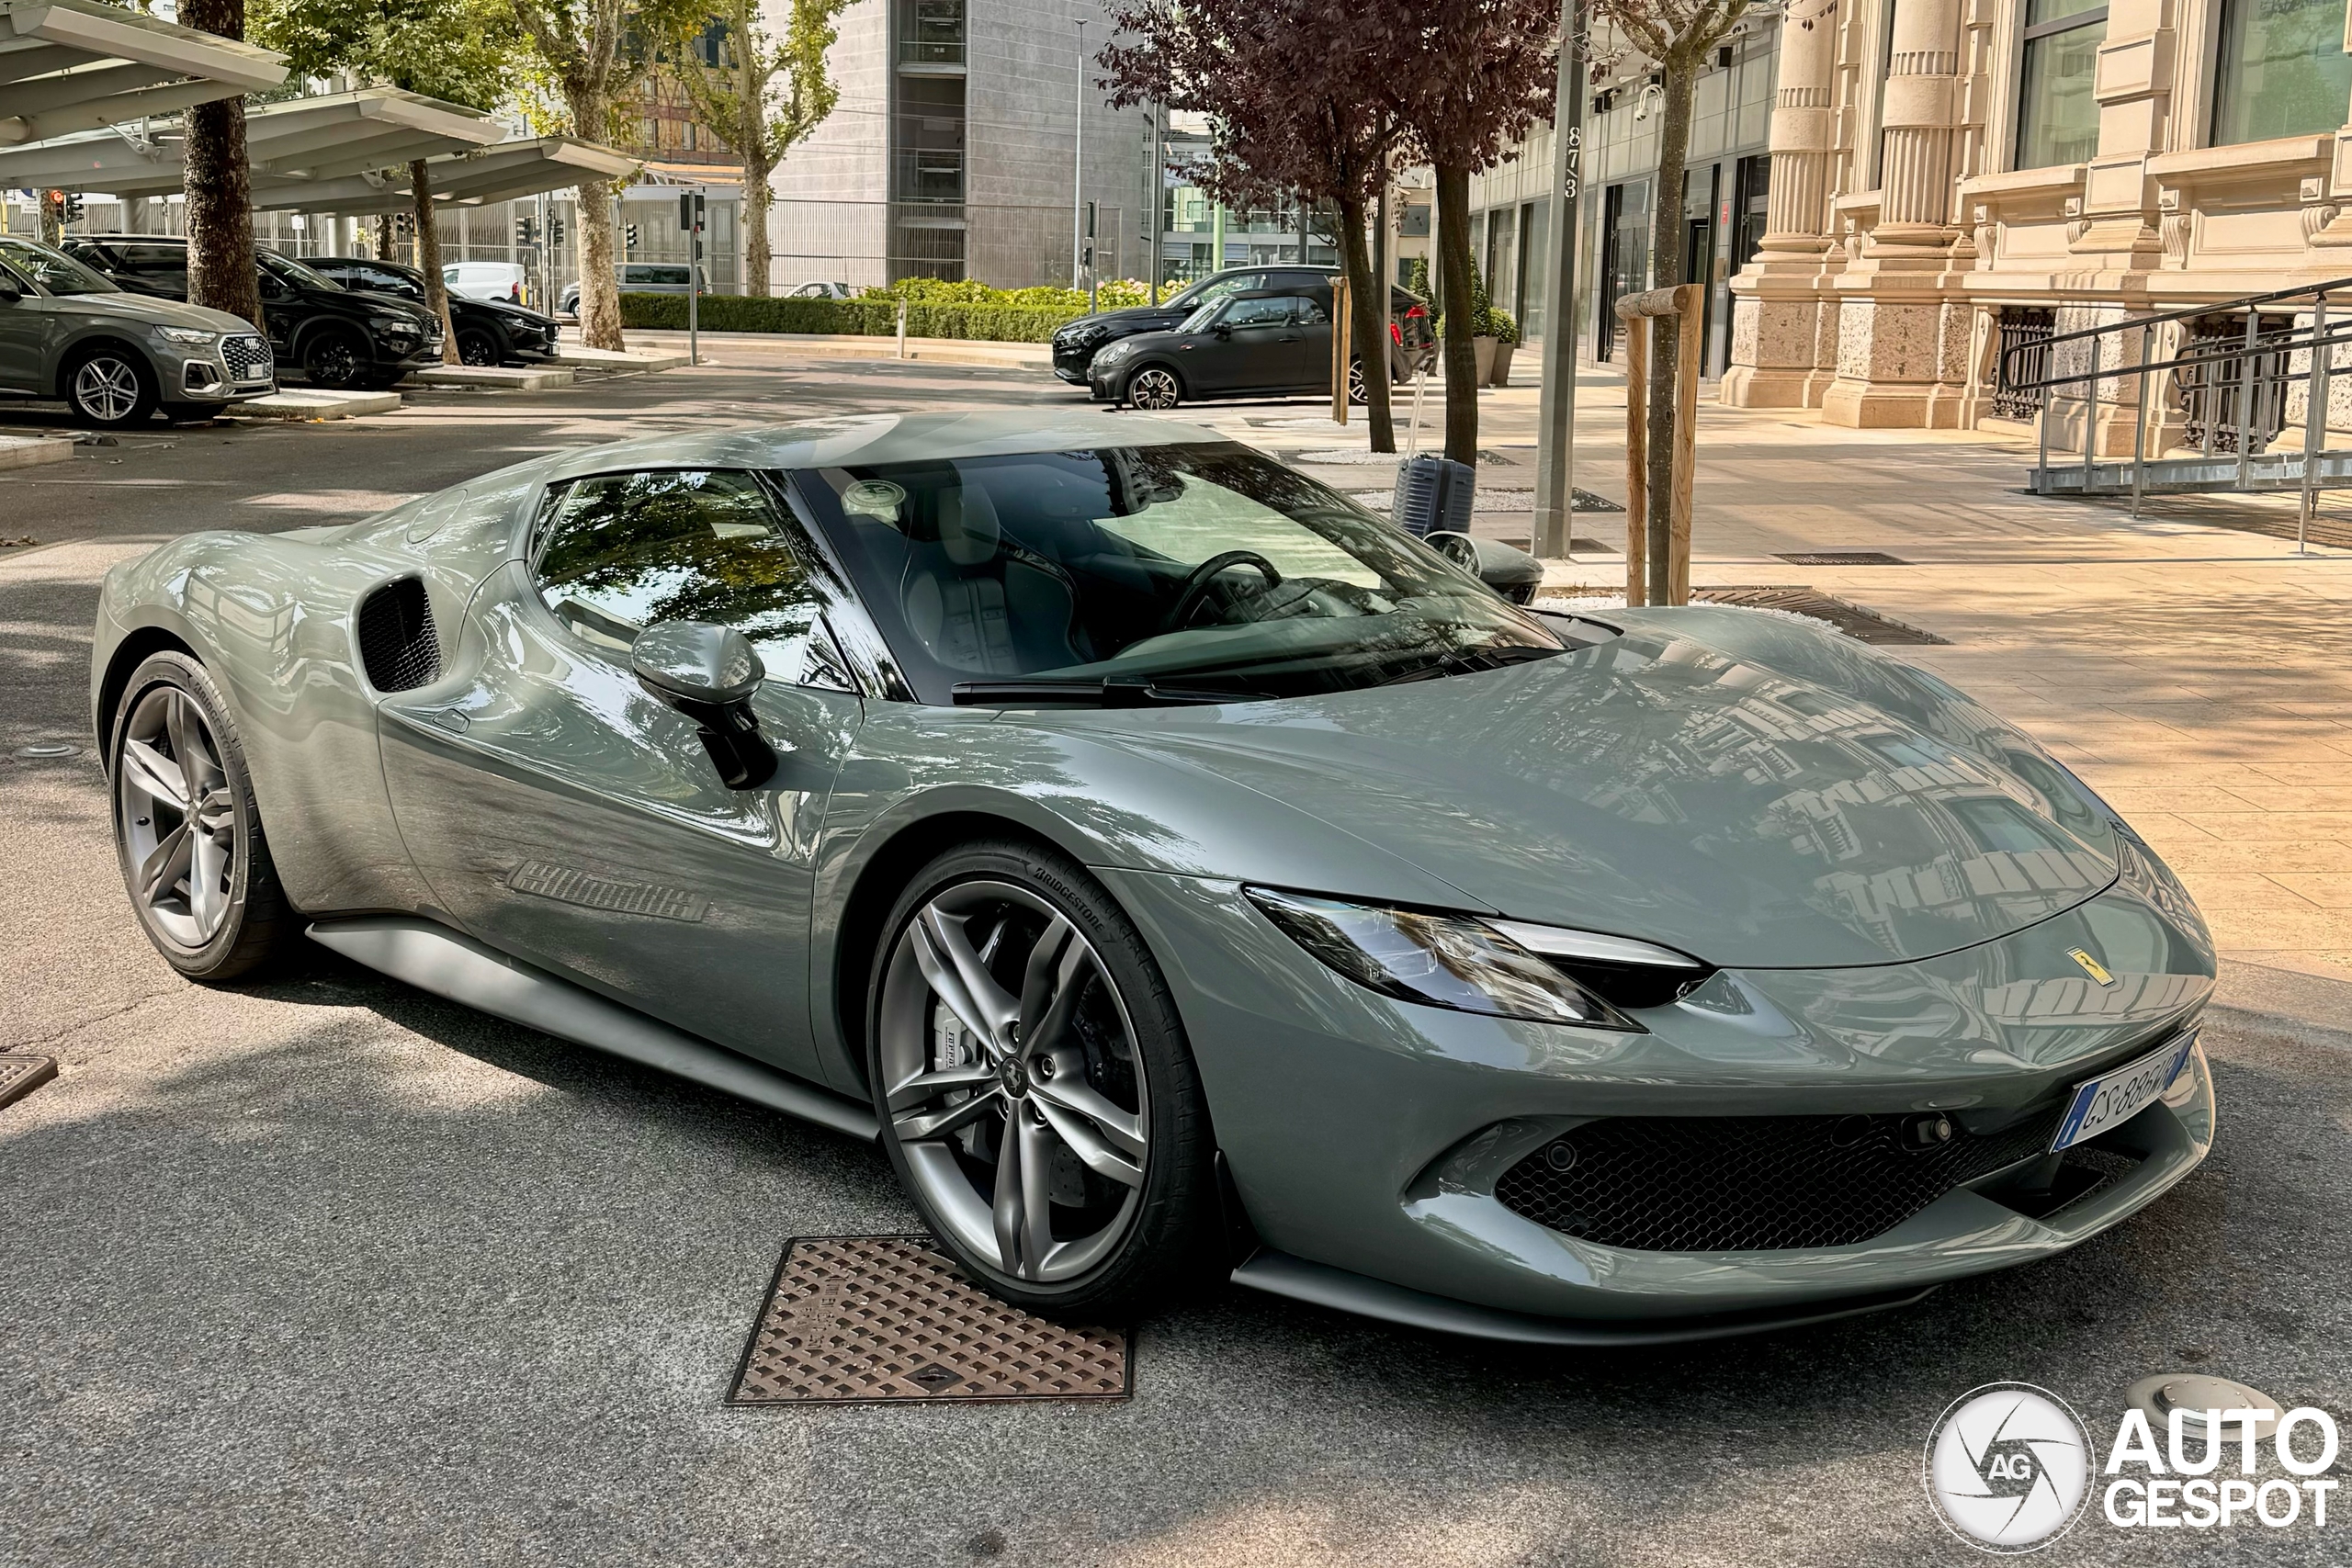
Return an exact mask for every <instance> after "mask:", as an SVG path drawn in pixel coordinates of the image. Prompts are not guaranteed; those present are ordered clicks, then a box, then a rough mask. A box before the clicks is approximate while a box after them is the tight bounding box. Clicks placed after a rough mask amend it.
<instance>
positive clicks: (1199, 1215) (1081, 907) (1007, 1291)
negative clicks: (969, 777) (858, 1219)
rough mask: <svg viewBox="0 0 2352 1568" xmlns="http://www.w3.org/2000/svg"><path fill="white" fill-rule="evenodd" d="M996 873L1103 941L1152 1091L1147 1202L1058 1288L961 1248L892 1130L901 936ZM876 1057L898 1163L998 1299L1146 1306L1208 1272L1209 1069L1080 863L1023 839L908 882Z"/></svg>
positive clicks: (1042, 1307) (931, 1219) (927, 1220)
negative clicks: (1106, 1249)
mask: <svg viewBox="0 0 2352 1568" xmlns="http://www.w3.org/2000/svg"><path fill="white" fill-rule="evenodd" d="M983 880H992V881H999V882H1009V883H1012V884H1014V885H1015V886H1022V887H1025V888H1027V889H1028V890H1029V891H1031V892H1032V893H1035V894H1036V895H1038V896H1039V897H1043V898H1045V899H1046V901H1048V902H1049V903H1051V904H1053V905H1054V906H1055V907H1056V908H1058V909H1059V910H1060V911H1061V912H1062V914H1063V915H1064V916H1065V917H1066V918H1068V919H1069V920H1070V921H1071V923H1072V924H1074V925H1075V926H1077V927H1078V929H1079V931H1080V933H1081V934H1082V935H1084V937H1085V938H1086V940H1087V941H1088V942H1090V943H1091V944H1092V946H1093V948H1094V952H1095V953H1096V955H1097V956H1098V957H1099V958H1100V959H1101V960H1102V962H1103V967H1104V969H1105V970H1106V971H1107V972H1108V973H1109V975H1110V977H1111V979H1112V981H1113V982H1114V984H1115V985H1116V986H1117V987H1118V988H1119V994H1120V998H1121V1000H1122V1001H1124V1002H1125V1004H1126V1009H1127V1016H1128V1021H1129V1022H1130V1023H1131V1024H1132V1025H1133V1026H1134V1030H1135V1040H1136V1052H1137V1055H1139V1056H1140V1057H1141V1059H1142V1060H1141V1066H1142V1067H1143V1069H1144V1072H1145V1075H1146V1079H1147V1082H1148V1085H1149V1088H1150V1100H1151V1106H1150V1112H1149V1116H1150V1125H1149V1127H1148V1129H1147V1133H1148V1138H1149V1145H1150V1154H1149V1156H1148V1161H1147V1163H1146V1166H1145V1170H1144V1188H1143V1199H1142V1201H1141V1203H1140V1204H1139V1205H1138V1207H1137V1210H1136V1214H1135V1216H1134V1218H1133V1220H1132V1221H1131V1222H1130V1224H1129V1226H1128V1229H1127V1234H1126V1235H1125V1237H1124V1238H1123V1239H1122V1240H1121V1241H1120V1243H1119V1246H1118V1248H1117V1250H1116V1251H1114V1253H1113V1254H1112V1256H1111V1257H1110V1258H1108V1259H1107V1260H1105V1261H1104V1262H1103V1263H1101V1264H1098V1265H1097V1266H1096V1267H1095V1268H1094V1269H1091V1270H1090V1271H1089V1272H1087V1273H1086V1274H1083V1275H1081V1276H1080V1277H1079V1278H1078V1279H1076V1280H1068V1281H1063V1282H1061V1283H1057V1284H1053V1285H1041V1284H1037V1283H1035V1282H1032V1281H1026V1280H1013V1279H1011V1278H1008V1277H1007V1276H1005V1275H1003V1274H1001V1273H1000V1272H998V1271H997V1270H996V1269H993V1268H991V1267H989V1265H988V1264H987V1263H986V1262H984V1261H983V1260H981V1259H978V1258H974V1257H972V1256H970V1255H969V1254H968V1253H967V1252H966V1251H965V1249H964V1248H963V1247H961V1246H960V1245H958V1244H957V1242H956V1239H955V1236H954V1233H953V1232H952V1231H950V1230H949V1228H948V1227H947V1226H945V1225H944V1224H941V1223H940V1222H939V1219H938V1217H937V1216H936V1215H934V1214H933V1213H931V1211H930V1208H929V1206H928V1204H927V1203H926V1202H925V1201H924V1199H923V1196H922V1188H921V1187H920V1186H919V1185H918V1184H917V1183H916V1181H915V1179H914V1176H913V1172H912V1170H911V1169H910V1165H909V1162H908V1160H907V1157H906V1153H905V1151H904V1150H903V1149H902V1148H900V1147H899V1141H898V1139H897V1138H896V1137H895V1136H893V1135H892V1134H891V1132H890V1115H889V1108H888V1106H887V1105H886V1104H885V1103H884V1102H883V1092H882V1083H883V1079H882V1066H881V1032H880V1018H881V1007H880V1000H881V990H882V981H883V977H884V976H885V974H886V973H887V972H888V966H889V959H890V955H891V954H892V953H894V952H895V951H896V950H897V948H898V944H899V938H900V936H901V935H902V934H903V933H904V931H906V928H907V925H908V923H909V922H910V920H911V919H913V918H914V915H915V912H916V911H917V910H919V909H920V908H922V906H923V905H925V904H927V903H929V902H930V901H931V900H932V899H933V898H935V897H938V896H939V895H940V894H941V893H943V892H944V891H946V890H947V889H948V888H950V887H953V886H956V885H957V884H959V883H965V882H973V881H983ZM865 995H866V1005H865V1069H866V1078H867V1082H868V1084H869V1086H870V1087H871V1091H872V1096H873V1100H874V1105H875V1114H876V1117H877V1118H879V1119H880V1121H881V1123H882V1133H881V1142H882V1146H883V1148H884V1150H885V1151H886V1152H887V1153H888V1157H889V1160H890V1166H891V1168H892V1170H894V1171H895V1172H896V1173H897V1175H898V1178H899V1186H900V1187H901V1188H903V1189H904V1190H906V1192H907V1194H908V1197H909V1199H910V1201H912V1202H913V1204H914V1206H915V1209H916V1211H917V1212H918V1213H921V1214H922V1218H923V1223H924V1224H925V1225H927V1226H928V1227H929V1228H930V1230H931V1232H932V1235H933V1236H935V1237H936V1238H937V1239H938V1242H939V1245H940V1246H941V1247H943V1248H944V1250H945V1251H946V1252H947V1254H948V1256H950V1257H951V1258H955V1259H956V1263H957V1265H958V1266H959V1267H960V1268H962V1269H963V1270H964V1271H965V1273H966V1274H967V1275H968V1276H969V1277H970V1278H971V1279H973V1280H975V1281H977V1282H978V1283H979V1284H980V1285H981V1286H983V1287H984V1288H986V1289H988V1290H989V1291H991V1292H994V1293H995V1294H997V1295H998V1296H1000V1297H1001V1298H1003V1299H1005V1300H1007V1301H1011V1302H1012V1303H1016V1304H1018V1305H1020V1306H1022V1307H1024V1308H1026V1309H1028V1310H1030V1311H1032V1312H1036V1313H1040V1314H1046V1315H1048V1316H1064V1315H1068V1314H1072V1313H1088V1312H1096V1313H1103V1314H1114V1315H1115V1314H1126V1313H1131V1312H1135V1311H1138V1310H1141V1309H1143V1308H1144V1307H1147V1306H1148V1305H1150V1304H1152V1303H1157V1302H1159V1301H1161V1300H1164V1299H1166V1298H1168V1297H1169V1296H1170V1295H1173V1294H1177V1293H1180V1292H1182V1290H1183V1289H1184V1288H1185V1286H1186V1285H1187V1284H1188V1283H1190V1282H1192V1281H1193V1280H1198V1279H1199V1278H1201V1277H1202V1276H1203V1275H1204V1272H1205V1267H1204V1264H1205V1259H1206V1258H1207V1256H1208V1249H1209V1247H1210V1245H1211V1241H1212V1238H1213V1235H1214V1226H1213V1225H1212V1224H1210V1223H1209V1216H1210V1215H1211V1214H1212V1213H1214V1207H1215V1202H1216V1185H1215V1181H1216V1176H1215V1165H1214V1161H1215V1157H1216V1138H1215V1135H1214V1134H1213V1132H1212V1130H1211V1128H1210V1125H1209V1119H1208V1112H1207V1111H1206V1108H1205V1104H1204V1100H1203V1098H1202V1093H1201V1087H1200V1077H1199V1071H1198V1069H1197V1067H1196V1066H1194V1065H1193V1054H1192V1048H1191V1046H1190V1045H1189V1044H1188V1043H1186V1040H1185V1037H1184V1028H1183V1022H1182V1019H1181V1018H1180V1017H1179V1016H1178V1014H1177V1011H1176V1003H1175V998H1174V997H1173V996H1172V995H1170V992H1169V989H1168V985H1167V982H1166V980H1165V979H1164V978H1163V977H1162V976H1161V975H1160V971H1159V964H1158V963H1157V962H1156V961H1155V960H1154V959H1153V958H1152V956H1151V953H1150V950H1149V949H1148V947H1146V945H1145V944H1144V941H1143V936H1142V933H1141V932H1139V931H1137V930H1136V926H1135V923H1134V921H1132V920H1130V919H1128V918H1127V916H1126V913H1125V910H1123V909H1121V908H1119V905H1118V902H1117V900H1115V899H1114V898H1113V897H1111V894H1110V892H1109V890H1108V889H1106V888H1104V887H1103V885H1102V884H1101V883H1099V882H1097V881H1095V879H1094V878H1093V877H1091V876H1090V875H1088V874H1086V872H1085V870H1084V869H1083V868H1082V867H1080V865H1079V864H1078V863H1076V862H1075V861H1073V860H1070V859H1069V857H1067V856H1065V855H1062V854H1060V853H1058V852H1053V851H1049V850H1046V849H1045V848H1044V847H1043V846H1041V845H1036V844H1032V843H1027V842H1023V841H1020V840H983V841H978V842H974V843H971V844H967V845H964V846H961V847H959V848H957V849H954V850H951V851H948V852H946V853H944V854H942V855H940V856H939V857H938V858H936V859H934V860H933V861H932V862H931V863H930V864H928V865H926V866H924V867H923V868H922V871H920V872H918V873H917V874H915V875H914V877H913V878H912V879H911V880H910V881H909V883H908V884H907V886H906V887H905V889H904V890H902V891H901V892H900V894H899V898H898V901H897V903H896V904H895V905H893V906H892V908H891V911H890V918H889V919H888V921H887V922H886V923H885V925H884V926H883V930H882V939H881V941H880V942H878V943H877V944H876V948H875V951H874V956H873V960H872V963H871V964H870V973H869V975H868V977H867V981H866V992H865Z"/></svg>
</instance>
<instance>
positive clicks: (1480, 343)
mask: <svg viewBox="0 0 2352 1568" xmlns="http://www.w3.org/2000/svg"><path fill="white" fill-rule="evenodd" d="M1470 346H1471V347H1472V348H1473V349H1474V350H1476V352H1477V355H1478V377H1477V379H1476V381H1474V382H1472V383H1471V384H1472V385H1473V386H1478V387H1483V386H1486V385H1487V383H1488V382H1489V381H1491V380H1492V379H1493V378H1494V374H1495V348H1496V344H1495V340H1494V339H1493V338H1490V337H1474V338H1472V339H1471V340H1470Z"/></svg>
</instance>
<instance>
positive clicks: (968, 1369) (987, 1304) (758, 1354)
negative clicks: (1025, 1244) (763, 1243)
mask: <svg viewBox="0 0 2352 1568" xmlns="http://www.w3.org/2000/svg"><path fill="white" fill-rule="evenodd" d="M1134 1386H1135V1378H1134V1371H1133V1368H1132V1366H1131V1365H1130V1363H1129V1361H1128V1359H1127V1337H1126V1335H1125V1333H1123V1332H1121V1331H1119V1330H1116V1329H1108V1328H1065V1327H1063V1326H1062V1325H1060V1324H1057V1323H1051V1322H1048V1321H1046V1319H1044V1318H1042V1317H1033V1316H1031V1315H1030V1314H1027V1313H1025V1312H1023V1311H1022V1310H1021V1309H1020V1308H1018V1307H1012V1306H1007V1305H1006V1304H1005V1303H1002V1302H1001V1301H998V1300H997V1299H996V1298H995V1297H994V1296H991V1295H989V1293H988V1292H985V1291H982V1290H981V1289H980V1288H979V1287H978V1286H977V1285H975V1284H973V1283H972V1282H971V1281H970V1280H967V1279H965V1278H964V1277H963V1275H961V1274H959V1273H957V1272H956V1266H955V1265H954V1264H952V1263H950V1262H949V1261H948V1260H947V1258H945V1257H944V1255H942V1254H941V1253H940V1251H939V1250H938V1247H937V1246H936V1244H934V1243H933V1241H932V1240H931V1238H929V1237H928V1236H909V1235H819V1236H796V1237H794V1238H793V1239H792V1240H791V1241H788V1242H786V1244H785V1247H784V1258H783V1259H782V1260H781V1261H780V1262H779V1263H778V1264H777V1265H776V1271H775V1286H774V1287H773V1288H772V1289H771V1290H770V1291H769V1292H768V1300H767V1304H766V1305H765V1306H764V1307H763V1308H762V1309H761V1312H760V1320H759V1323H758V1324H757V1325H755V1326H754V1327H753V1328H752V1341H751V1343H750V1344H749V1345H747V1346H746V1347H744V1349H743V1363H742V1365H741V1367H740V1368H738V1369H737V1371H736V1373H735V1387H734V1391H733V1392H732V1393H729V1395H728V1396H727V1403H728V1404H870V1403H874V1402H877V1401H898V1400H930V1399H943V1400H944V1399H967V1400H981V1401H986V1400H1013V1399H1125V1398H1126V1397H1127V1396H1128V1395H1129V1394H1130V1393H1133V1392H1134Z"/></svg>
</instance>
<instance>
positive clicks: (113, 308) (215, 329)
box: [52, 289, 254, 333]
mask: <svg viewBox="0 0 2352 1568" xmlns="http://www.w3.org/2000/svg"><path fill="white" fill-rule="evenodd" d="M52 302H53V303H54V304H56V305H58V306H61V307H62V308H64V309H65V310H71V311H72V312H74V314H75V315H81V316H103V317H106V318H108V319H110V320H115V321H122V320H130V321H144V322H146V323H148V324H149V325H151V326H158V327H194V328H196V329H198V331H201V332H208V333H251V332H252V331H253V330H254V329H253V324H252V323H251V322H249V321H246V320H245V319H244V318H243V317H242V316H232V315H231V314H230V313H229V312H228V311H226V310H210V309H208V308H207V307H205V306H202V305H188V304H183V303H182V302H181V301H179V300H177V299H158V298H157V297H156V296H154V295H153V294H133V293H131V292H130V290H129V289H125V290H123V291H122V292H121V293H119V294H66V295H61V296H59V297H57V298H56V299H54V300H53V301H52Z"/></svg>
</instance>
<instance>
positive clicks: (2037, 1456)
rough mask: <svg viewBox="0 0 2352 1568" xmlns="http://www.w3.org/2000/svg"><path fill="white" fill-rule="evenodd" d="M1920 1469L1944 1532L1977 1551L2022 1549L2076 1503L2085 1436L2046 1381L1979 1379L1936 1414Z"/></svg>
mask: <svg viewBox="0 0 2352 1568" xmlns="http://www.w3.org/2000/svg"><path fill="white" fill-rule="evenodd" d="M1926 1474H1927V1483H1928V1501H1930V1502H1931V1503H1933V1504H1934V1505H1935V1506H1936V1515H1937V1517H1939V1518H1940V1519H1942V1520H1943V1522H1944V1524H1945V1526H1946V1527H1947V1528H1948V1529H1951V1532H1952V1533H1953V1534H1954V1535H1956V1536H1958V1537H1960V1539H1961V1540H1964V1541H1966V1542H1968V1544H1969V1545H1971V1546H1975V1547H1981V1548H1983V1549H1984V1550H1985V1551H1997V1552H2005V1553H2013V1552H2020V1551H2033V1550H2035V1549H2036V1548H2038V1547H2042V1546H2047V1545H2048V1544H2049V1543H2050V1542H2052V1541H2053V1540H2057V1539H2058V1538H2059V1537H2060V1536H2062V1535H2064V1533H2065V1532H2066V1529H2067V1528H2068V1527H2069V1526H2071V1525H2072V1524H2073V1523H2074V1522H2075V1517H2076V1516H2078V1515H2079V1514H2081V1512H2082V1511H2083V1499H2084V1498H2085V1496H2086V1495H2087V1494H2088V1492H2089V1482H2090V1438H2089V1434H2087V1433H2086V1432H2085V1431H2084V1429H2083V1424H2082V1422H2081V1421H2080V1420H2079V1419H2077V1418H2076V1416H2075V1413H2074V1411H2072V1410H2071V1409H2069V1408H2067V1405H2066V1402H2065V1401H2064V1400H2062V1399H2060V1398H2059V1397H2058V1396H2057V1395H2056V1394H2054V1393H2050V1392H2049V1391H2048V1390H2047V1389H2040V1388H2036V1387H2034V1386H2033V1385H2032V1384H2031V1383H2022V1382H1996V1383H1987V1384H1985V1386H1984V1387H1983V1388H1975V1389H1971V1390H1969V1391H1968V1392H1967V1393H1964V1394H1962V1395H1961V1396H1960V1397H1959V1398H1958V1399H1956V1400H1954V1401H1952V1403H1951V1406H1950V1407H1949V1408H1948V1409H1946V1410H1945V1411H1944V1413H1943V1415H1942V1416H1939V1417H1938V1418H1937V1421H1936V1425H1935V1427H1934V1429H1933V1430H1932V1431H1930V1432H1929V1433H1928V1454H1927V1464H1926Z"/></svg>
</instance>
